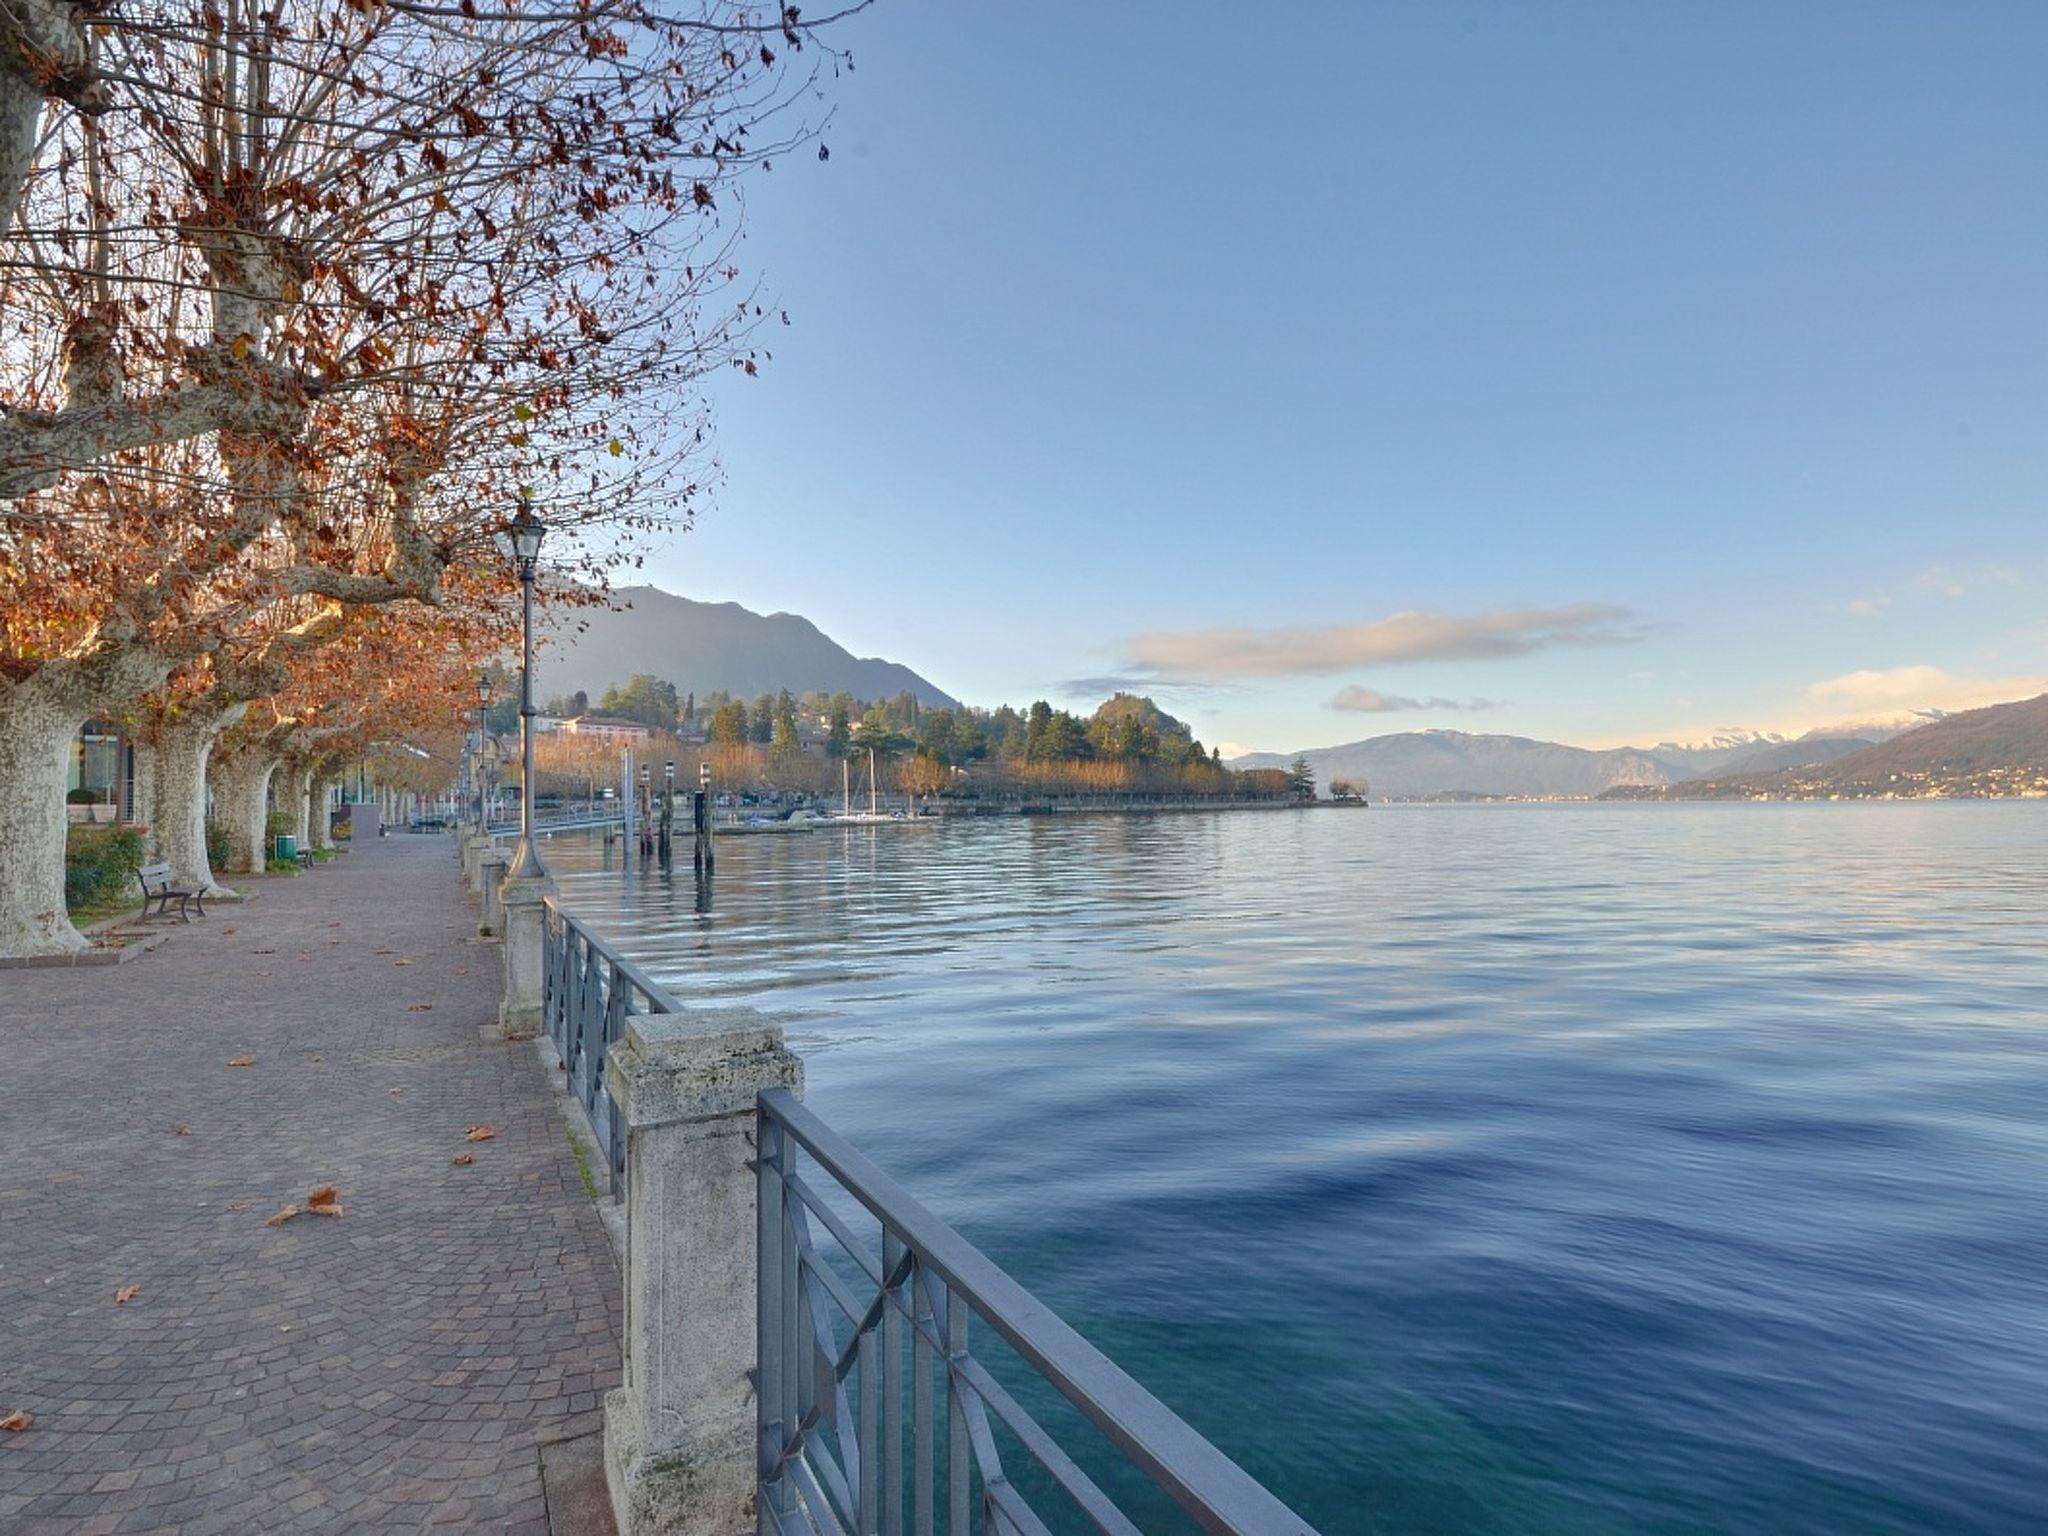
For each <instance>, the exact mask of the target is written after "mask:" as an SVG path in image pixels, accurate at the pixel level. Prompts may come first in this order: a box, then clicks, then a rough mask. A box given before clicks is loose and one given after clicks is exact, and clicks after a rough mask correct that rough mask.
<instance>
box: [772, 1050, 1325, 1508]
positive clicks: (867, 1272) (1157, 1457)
mask: <svg viewBox="0 0 2048 1536" xmlns="http://www.w3.org/2000/svg"><path fill="white" fill-rule="evenodd" d="M757 1135H758V1141H757V1144H756V1145H757V1149H758V1157H757V1161H756V1171H757V1174H758V1178H759V1187H760V1195H759V1205H758V1220H759V1228H758V1236H759V1242H760V1279H759V1285H760V1292H759V1298H758V1311H757V1314H756V1315H757V1319H758V1347H759V1351H760V1353H759V1360H760V1373H759V1380H758V1386H759V1393H758V1404H759V1409H758V1429H759V1436H760V1439H759V1454H760V1468H761V1471H760V1477H761V1489H760V1500H759V1505H758V1509H759V1523H760V1529H761V1531H762V1532H763V1533H774V1536H797V1533H799V1532H804V1533H809V1532H814V1531H815V1532H821V1533H828V1536H903V1533H904V1532H905V1531H909V1532H912V1533H914V1536H931V1533H932V1532H933V1531H934V1530H935V1529H937V1528H938V1526H939V1522H940V1521H941V1520H943V1521H944V1529H945V1530H946V1531H948V1532H949V1533H954V1536H969V1533H970V1532H981V1533H988V1536H998V1533H1002V1536H1010V1533H1015V1536H1049V1533H1050V1532H1052V1531H1055V1530H1057V1531H1068V1530H1080V1531H1097V1532H1102V1533H1104V1536H1140V1532H1141V1531H1142V1530H1147V1529H1151V1528H1152V1527H1153V1524H1154V1520H1155V1516H1156V1512H1155V1514H1148V1515H1145V1516H1144V1517H1143V1518H1144V1519H1145V1520H1146V1523H1145V1524H1144V1525H1141V1524H1140V1523H1139V1519H1138V1518H1134V1517H1133V1515H1132V1513H1130V1512H1129V1511H1128V1510H1127V1509H1126V1508H1125V1507H1123V1506H1122V1505H1120V1504H1119V1503H1118V1501H1117V1500H1116V1499H1115V1498H1113V1497H1112V1496H1111V1495H1110V1494H1109V1493H1108V1492H1106V1491H1105V1490H1104V1488H1103V1487H1102V1484H1101V1483H1100V1482H1099V1481H1097V1479H1096V1478H1095V1477H1093V1476H1091V1475H1090V1474H1089V1473H1088V1472H1087V1471H1085V1470H1084V1469H1083V1468H1082V1466H1081V1465H1080V1463H1079V1461H1077V1460H1076V1459H1075V1456H1074V1454H1073V1453H1072V1452H1070V1451H1069V1450H1067V1449H1066V1448H1064V1447H1063V1446H1062V1445H1061V1444H1060V1442H1059V1440H1057V1439H1056V1438H1055V1437H1054V1435H1053V1434H1051V1433H1050V1432H1048V1430H1047V1429H1046V1428H1044V1427H1043V1426H1042V1425H1041V1424H1040V1423H1039V1421H1038V1419H1037V1418H1035V1417H1034V1416H1033V1415H1032V1414H1031V1413H1030V1412H1029V1411H1027V1410H1026V1408H1025V1407H1024V1406H1023V1404H1021V1403H1020V1402H1019V1401H1018V1400H1017V1398H1016V1397H1015V1396H1013V1395H1012V1394H1011V1392H1010V1391H1009V1390H1008V1389H1006V1388H1005V1387H1004V1386H1003V1384H1002V1383H1001V1382H1000V1381H998V1380H997V1378H996V1376H995V1375H994V1374H993V1373H992V1372H991V1371H990V1370H989V1369H988V1367H987V1365H986V1364H985V1363H984V1362H983V1361H982V1360H980V1359H977V1358H976V1356H975V1353H974V1350H973V1347H972V1337H973V1336H972V1334H971V1333H970V1324H972V1323H974V1322H979V1323H980V1324H981V1325H982V1326H983V1327H985V1328H986V1329H988V1330H990V1331H991V1332H993V1333H994V1334H995V1335H996V1336H997V1337H998V1338H999V1339H1000V1340H1001V1341H1002V1343H1003V1344H1004V1345H1007V1346H1008V1349H1009V1351H1010V1352H1011V1353H1013V1354H1014V1355H1015V1356H1016V1357H1017V1359H1019V1360H1021V1361H1022V1363H1023V1365H1024V1366H1025V1367H1028V1368H1029V1370H1030V1371H1031V1372H1033V1373H1035V1374H1036V1376H1037V1377H1038V1379H1039V1381H1040V1382H1042V1383H1044V1384H1046V1385H1048V1386H1050V1387H1051V1388H1052V1389H1054V1390H1056V1391H1057V1392H1058V1394H1059V1395H1060V1396H1061V1397H1063V1398H1064V1399H1065V1400H1066V1402H1067V1403H1069V1404H1071V1405H1072V1406H1073V1408H1075V1409H1077V1410H1078V1411H1079V1412H1080V1414H1081V1415H1083V1416H1084V1417H1085V1418H1086V1419H1087V1420H1088V1421H1089V1422H1090V1423H1092V1424H1093V1425H1094V1427H1095V1428H1096V1429H1097V1430H1099V1431H1100V1432H1101V1435H1102V1436H1103V1438H1104V1439H1106V1440H1107V1441H1108V1443H1109V1445H1110V1446H1111V1447H1113V1448H1114V1451H1115V1452H1116V1453H1120V1458H1121V1462H1122V1464H1123V1468H1122V1469H1120V1470H1123V1469H1135V1472H1136V1473H1137V1474H1139V1475H1140V1478H1141V1480H1142V1482H1143V1483H1149V1484H1150V1485H1151V1490H1153V1491H1156V1495H1163V1498H1164V1501H1170V1503H1171V1505H1174V1506H1178V1508H1179V1510H1180V1511H1181V1512H1182V1513H1183V1514H1184V1515H1185V1516H1186V1517H1187V1519H1188V1520H1189V1521H1191V1522H1192V1524H1193V1525H1194V1526H1196V1527H1198V1528H1199V1529H1201V1530H1204V1531H1211V1532H1223V1533H1236V1536H1252V1533H1257V1536H1313V1532H1312V1531H1311V1528H1310V1526H1309V1524H1308V1522H1307V1521H1305V1520H1303V1519H1301V1518H1300V1516H1298V1515H1296V1514H1295V1513H1294V1512H1293V1511H1292V1510H1290V1509H1288V1508H1287V1506H1286V1505H1284V1504H1282V1503H1281V1502H1280V1501H1279V1500H1278V1499H1277V1498H1275V1497H1274V1496H1273V1495H1272V1494H1271V1493H1269V1492H1268V1491H1267V1490H1266V1489H1265V1488H1264V1487H1263V1486H1261V1485H1260V1484H1259V1482H1258V1481H1257V1480H1256V1479H1254V1478H1253V1477H1252V1476H1251V1475H1250V1474H1249V1473H1247V1472H1246V1471H1245V1470H1244V1469H1243V1468H1241V1467H1239V1466H1238V1465H1237V1463H1235V1462H1233V1461H1232V1460H1231V1459H1230V1458H1229V1457H1227V1456H1225V1455H1224V1454H1223V1453H1222V1452H1221V1451H1219V1450H1217V1449H1216V1447H1215V1446H1213V1445H1211V1444H1210V1443H1209V1442H1208V1441H1207V1440H1205V1439H1203V1438H1202V1437H1201V1435H1199V1434H1197V1433H1196V1432H1195V1431H1194V1430H1193V1429H1191V1428H1190V1427H1189V1426H1188V1425H1187V1424H1186V1423H1185V1422H1183V1421H1182V1420H1181V1419H1180V1418H1179V1417H1178V1416H1177V1415H1175V1414H1174V1413H1173V1412H1172V1410H1170V1409H1169V1408H1167V1407H1166V1406H1165V1404H1163V1403H1161V1402H1160V1401H1159V1400H1158V1399H1157V1398H1155V1397H1153V1396H1152V1394H1151V1393H1149V1392H1147V1391H1146V1390H1145V1389H1144V1388H1143V1387H1141V1386H1139V1385H1138V1384H1137V1382H1135V1381H1133V1380H1132V1379H1131V1378H1130V1377H1129V1376H1127V1375H1125V1374H1124V1373H1123V1372H1122V1371H1121V1370H1119V1369H1118V1368H1117V1367H1116V1366H1115V1365H1113V1364H1112V1363H1111V1362H1110V1361H1109V1359H1108V1358H1107V1357H1106V1356H1104V1355H1103V1354H1102V1353H1101V1352H1100V1351H1099V1350H1097V1349H1096V1348H1095V1347H1094V1346H1093V1345H1091V1344H1089V1343H1088V1341H1087V1340H1085V1339H1083V1338H1082V1337H1081V1336H1080V1335H1079V1334H1077V1333H1076V1332H1074V1330H1073V1329H1072V1328H1069V1327H1068V1326H1067V1325H1066V1324H1065V1323H1063V1322H1061V1321H1060V1320H1059V1318H1058V1317H1056V1316H1054V1315H1053V1313H1052V1312H1051V1311H1050V1310H1049V1309H1048V1308H1047V1307H1046V1306H1045V1305H1044V1304H1043V1303H1042V1302H1040V1301H1038V1300H1037V1299H1036V1298H1035V1297H1033V1296H1032V1295H1031V1294H1030V1293H1029V1292H1028V1291H1026V1290H1025V1289H1024V1288H1023V1287H1022V1286H1020V1285H1019V1284H1017V1282H1016V1281H1014V1280H1012V1279H1011V1278H1010V1277H1009V1276H1008V1275H1006V1274H1004V1273H1003V1272H1002V1271H1001V1270H1000V1269H998V1268H997V1267H996V1266H995V1265H994V1264H993V1263H991V1262H990V1261H989V1260H988V1259H987V1258H985V1257H984V1256H983V1255H982V1254H981V1253H980V1252H979V1251H978V1250H976V1249H975V1248H974V1247H973V1246H972V1245H970V1244H969V1243H968V1242H967V1240H966V1239H965V1238H963V1237H961V1236H960V1234H959V1233H957V1232H955V1231H954V1230H953V1229H952V1228H950V1227H948V1226H947V1225H946V1224H945V1223H944V1222H942V1221H940V1220H939V1219H938V1218H937V1217H936V1216H934V1215H932V1213H931V1212H930V1211H928V1210H926V1209H925V1208H924V1207H923V1206H922V1205H920V1204H919V1203H918V1202H917V1201H916V1200H915V1199H913V1198H912V1197H911V1196H910V1194H909V1193H908V1192H907V1191H906V1190H904V1189H903V1188H902V1187H901V1186H900V1185H898V1184H897V1183H896V1182H895V1181H894V1180H893V1179H891V1178H890V1177H889V1176H888V1175H887V1174H885V1173H883V1172H882V1171H881V1170H880V1169H879V1168H877V1167H876V1166H875V1165H874V1164H873V1163H870V1162H869V1161H868V1160H867V1159H866V1158H864V1157H863V1156H861V1154H860V1153H858V1152H857V1151H855V1150H854V1149H853V1148H852V1147H851V1146H850V1145H849V1144H848V1143H847V1142H846V1141H844V1140H843V1139H842V1138H841V1137H840V1136H838V1135H837V1134H836V1133H835V1132H834V1131H832V1130H831V1129H830V1128H829V1127H828V1126H827V1125H826V1124H825V1123H824V1122H823V1121H822V1120H820V1119H819V1118H818V1117H817V1116H816V1115H814V1114H812V1113H811V1112H810V1111H809V1110H807V1109H805V1108H804V1107H803V1106H802V1105H801V1104H799V1103H798V1102H797V1101H796V1100H795V1099H794V1098H793V1097H791V1096H790V1095H789V1094H788V1093H787V1092H784V1091H783V1090H781V1089H774V1090H771V1091H769V1092H767V1093H764V1094H762V1095H761V1099H760V1113H759V1121H758V1131H757ZM813 1171H815V1174H816V1175H822V1176H823V1179H824V1180H825V1181H829V1182H824V1183H820V1182H819V1181H818V1180H817V1179H816V1178H814V1175H813ZM835 1191H836V1192H839V1193H841V1194H842V1195H843V1196H845V1197H851V1201H852V1202H854V1203H857V1205H858V1206H860V1207H862V1208H864V1209H865V1210H866V1212H867V1214H868V1216H870V1217H872V1218H873V1219H874V1221H875V1223H876V1224H877V1226H878V1228H879V1243H878V1244H875V1243H869V1242H864V1241H862V1240H861V1239H860V1238H859V1237H857V1236H856V1235H855V1234H854V1233H853V1231H852V1230H851V1228H850V1227H849V1225H848V1224H847V1222H846V1221H845V1220H844V1219H843V1218H842V1216H841V1215H840V1214H839V1213H838V1212H837V1211H835V1210H834V1208H833V1200H832V1196H833V1194H834V1192H835ZM839 1203H840V1204H841V1206H842V1208H843V1207H844V1205H845V1203H846V1202H845V1201H844V1199H842V1200H841V1201H840V1202H839ZM813 1222H816V1223H817V1224H818V1226H820V1227H822V1228H823V1240H822V1246H821V1242H814V1240H813V1235H812V1223H813ZM877 1248H879V1251H877ZM849 1277H851V1278H849ZM906 1338H907V1342H908V1345H909V1350H908V1360H907V1361H906V1358H905V1343H906ZM935 1379H936V1381H937V1384H938V1390H937V1392H935V1391H934V1381H935ZM906 1397H907V1398H908V1403H907V1405H906V1402H905V1399H906ZM941 1415H943V1425H942V1424H941ZM906 1420H907V1423H906ZM998 1430H1000V1431H1001V1432H1002V1433H1003V1434H1004V1435H1005V1437H1006V1438H1007V1439H1008V1440H1009V1441H1010V1442H1011V1443H1012V1444H1014V1445H1016V1446H1019V1447H1021V1448H1022V1451H1023V1457H1022V1458H1021V1459H1019V1458H1013V1465H1010V1466H1006V1465H1005V1463H1004V1460H1003V1455H1002V1449H1001V1446H1000V1445H999V1444H998V1439H997V1432H998ZM906 1431H907V1436H906ZM906 1438H907V1440H908V1444H907V1445H906V1443H905V1442H906ZM941 1440H943V1442H944V1447H943V1465H941V1464H940V1463H939V1461H938V1459H937V1458H938V1456H939V1443H940V1441H941ZM1025 1461H1028V1462H1029V1464H1030V1468H1029V1472H1028V1475H1026V1471H1025V1467H1024V1465H1023V1462H1025ZM1020 1478H1023V1480H1024V1483H1028V1485H1029V1487H1030V1489H1031V1490H1032V1492H1031V1494H1030V1495H1029V1496H1027V1492H1026V1488H1025V1486H1024V1485H1023V1483H1020ZM1126 1502H1127V1503H1128V1502H1131V1500H1129V1499H1128V1498H1127V1500H1126ZM1154 1502H1158V1500H1157V1499H1156V1497H1155V1500H1154ZM941 1511H943V1514H941ZM906 1521H907V1523H906Z"/></svg>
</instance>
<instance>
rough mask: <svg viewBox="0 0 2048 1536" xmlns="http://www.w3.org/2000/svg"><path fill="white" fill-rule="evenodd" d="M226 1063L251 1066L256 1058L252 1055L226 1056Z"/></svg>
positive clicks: (233, 1065)
mask: <svg viewBox="0 0 2048 1536" xmlns="http://www.w3.org/2000/svg"><path fill="white" fill-rule="evenodd" d="M228 1065H229V1066H231V1067H253V1066H255V1065H256V1058H255V1057H254V1056H230V1057H229V1058H228Z"/></svg>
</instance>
